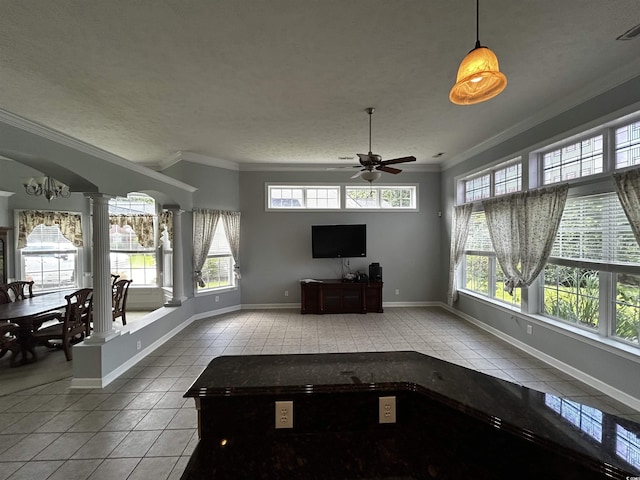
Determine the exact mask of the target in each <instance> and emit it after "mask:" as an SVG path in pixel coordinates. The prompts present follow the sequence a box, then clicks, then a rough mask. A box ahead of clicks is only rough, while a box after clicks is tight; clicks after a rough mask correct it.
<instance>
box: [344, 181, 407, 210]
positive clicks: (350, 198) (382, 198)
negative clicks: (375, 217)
mask: <svg viewBox="0 0 640 480" xmlns="http://www.w3.org/2000/svg"><path fill="white" fill-rule="evenodd" d="M345 192H346V193H345V195H346V203H347V208H397V209H415V208H416V187H413V186H411V187H388V186H385V187H374V186H373V185H370V186H363V187H346V188H345Z"/></svg>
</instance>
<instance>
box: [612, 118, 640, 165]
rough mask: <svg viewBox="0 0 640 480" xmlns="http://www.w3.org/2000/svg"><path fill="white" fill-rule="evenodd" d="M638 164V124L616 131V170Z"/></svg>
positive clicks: (639, 128) (639, 130)
mask: <svg viewBox="0 0 640 480" xmlns="http://www.w3.org/2000/svg"><path fill="white" fill-rule="evenodd" d="M638 164H640V122H635V123H632V124H630V125H625V126H624V127H620V128H617V129H616V168H625V167H630V166H632V165H638Z"/></svg>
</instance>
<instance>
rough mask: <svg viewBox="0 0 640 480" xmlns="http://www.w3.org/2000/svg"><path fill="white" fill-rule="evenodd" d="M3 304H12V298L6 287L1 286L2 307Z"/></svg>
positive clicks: (0, 303) (0, 302) (0, 298)
mask: <svg viewBox="0 0 640 480" xmlns="http://www.w3.org/2000/svg"><path fill="white" fill-rule="evenodd" d="M3 303H11V297H10V296H9V292H7V286H6V285H0V305H2V304H3Z"/></svg>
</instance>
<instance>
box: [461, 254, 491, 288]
mask: <svg viewBox="0 0 640 480" xmlns="http://www.w3.org/2000/svg"><path fill="white" fill-rule="evenodd" d="M464 284H465V288H467V289H469V290H473V291H474V292H478V293H483V294H485V295H489V257H488V256H484V255H466V256H465V279H464Z"/></svg>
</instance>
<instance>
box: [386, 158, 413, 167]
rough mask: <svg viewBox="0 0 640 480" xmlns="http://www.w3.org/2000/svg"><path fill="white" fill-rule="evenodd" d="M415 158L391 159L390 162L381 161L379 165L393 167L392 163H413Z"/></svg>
mask: <svg viewBox="0 0 640 480" xmlns="http://www.w3.org/2000/svg"><path fill="white" fill-rule="evenodd" d="M415 161H416V157H401V158H392V159H391V160H383V161H382V162H381V165H393V164H394V163H405V162H415Z"/></svg>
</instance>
